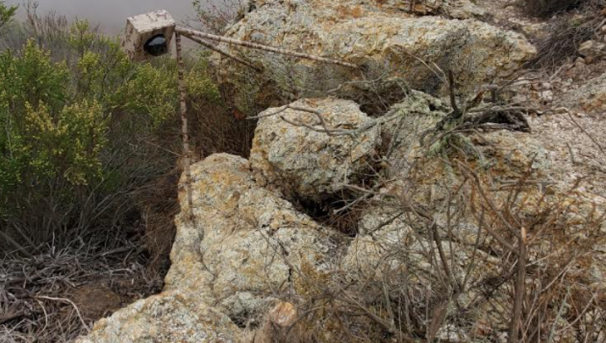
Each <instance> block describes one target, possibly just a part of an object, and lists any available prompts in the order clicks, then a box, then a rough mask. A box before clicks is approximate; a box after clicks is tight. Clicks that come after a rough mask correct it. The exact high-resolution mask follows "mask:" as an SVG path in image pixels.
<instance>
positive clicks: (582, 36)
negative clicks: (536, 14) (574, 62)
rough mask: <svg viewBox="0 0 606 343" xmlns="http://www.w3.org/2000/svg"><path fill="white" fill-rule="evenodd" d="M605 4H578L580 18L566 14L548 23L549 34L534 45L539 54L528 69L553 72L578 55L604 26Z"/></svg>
mask: <svg viewBox="0 0 606 343" xmlns="http://www.w3.org/2000/svg"><path fill="white" fill-rule="evenodd" d="M605 8H606V0H586V1H582V2H579V9H578V12H579V14H580V15H579V16H572V15H571V14H567V15H565V16H563V17H562V18H558V19H557V20H556V21H555V22H554V23H551V26H552V27H551V30H550V32H551V34H550V35H549V36H548V37H546V38H544V39H542V40H540V41H539V42H537V47H538V49H537V50H538V53H537V56H536V58H534V59H533V60H531V61H530V62H529V63H528V64H527V66H528V67H538V68H547V69H554V68H557V67H559V66H560V65H561V64H562V63H564V62H566V61H567V60H568V59H570V58H574V57H575V56H576V55H577V52H578V50H579V47H580V45H581V43H583V42H585V41H588V40H590V39H593V38H595V37H596V34H597V33H598V30H599V29H600V28H601V26H602V25H604V24H605V22H604V16H603V15H602V14H601V12H602V11H603V10H604V9H605Z"/></svg>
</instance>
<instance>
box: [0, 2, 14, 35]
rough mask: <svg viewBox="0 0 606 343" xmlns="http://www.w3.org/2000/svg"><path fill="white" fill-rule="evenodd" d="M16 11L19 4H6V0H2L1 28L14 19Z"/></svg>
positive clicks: (0, 5) (0, 3)
mask: <svg viewBox="0 0 606 343" xmlns="http://www.w3.org/2000/svg"><path fill="white" fill-rule="evenodd" d="M16 11H17V6H6V5H5V4H4V1H0V29H1V28H2V26H4V25H6V24H7V23H8V22H10V21H11V20H12V19H13V17H14V16H15V12H16Z"/></svg>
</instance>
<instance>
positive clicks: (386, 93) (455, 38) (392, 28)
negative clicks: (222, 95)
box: [215, 0, 536, 112]
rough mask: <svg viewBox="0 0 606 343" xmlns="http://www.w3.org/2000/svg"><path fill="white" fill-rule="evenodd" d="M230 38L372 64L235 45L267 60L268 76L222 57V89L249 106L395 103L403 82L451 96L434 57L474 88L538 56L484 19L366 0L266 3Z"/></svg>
mask: <svg viewBox="0 0 606 343" xmlns="http://www.w3.org/2000/svg"><path fill="white" fill-rule="evenodd" d="M403 7H405V6H403ZM227 35H228V36H229V37H232V38H237V39H242V40H248V41H253V42H257V43H263V44H268V45H272V46H280V47H282V48H286V49H291V50H297V51H304V52H306V53H309V54H314V55H320V56H325V57H331V58H335V59H340V60H344V61H346V62H350V63H354V64H356V65H359V66H361V67H362V69H360V70H352V69H348V68H345V67H340V66H334V65H326V64H318V63H316V62H312V61H308V60H302V59H292V58H290V57H286V56H283V55H277V54H268V53H265V52H262V51H248V50H247V51H246V52H245V53H242V51H241V50H240V49H232V50H231V52H232V53H234V54H238V55H242V57H243V58H246V59H248V60H249V61H251V62H253V63H254V64H256V65H259V66H262V67H263V68H264V72H263V73H261V74H258V73H257V72H255V71H252V70H250V69H249V68H247V67H244V66H242V65H240V64H237V63H233V62H232V61H231V60H227V59H224V58H221V57H220V56H216V58H215V61H216V63H217V64H218V65H219V68H218V70H219V72H220V73H221V76H222V77H221V78H220V79H221V80H223V81H222V86H223V87H224V88H225V89H226V90H228V91H230V92H231V94H234V95H235V98H236V101H235V103H236V104H238V106H241V107H247V108H242V109H244V110H248V111H249V112H252V111H251V110H250V109H251V108H252V109H254V108H258V107H259V106H262V107H263V106H264V107H263V109H264V108H266V107H267V106H275V105H281V104H284V103H287V102H288V101H289V100H290V101H292V100H295V99H298V98H300V97H320V96H325V95H326V92H327V91H329V90H332V91H333V93H332V94H334V95H336V96H339V97H343V98H348V99H353V100H355V101H356V102H357V103H359V104H361V105H362V106H371V105H373V104H374V103H375V102H380V101H381V99H379V98H382V100H383V101H386V102H388V103H395V102H397V101H398V100H399V99H398V98H399V94H401V93H402V92H401V91H402V90H401V88H400V87H399V86H398V84H396V83H395V82H394V80H395V79H397V78H400V79H402V80H404V81H406V82H407V83H408V84H409V85H410V86H411V87H412V88H413V89H419V90H422V91H426V92H429V93H432V94H438V93H441V94H443V93H444V91H445V85H444V84H443V82H442V81H441V80H440V78H439V77H438V76H436V74H435V73H434V72H433V71H431V70H429V68H428V67H427V65H426V64H428V65H432V63H436V64H437V65H439V66H440V67H441V68H442V69H443V70H449V69H451V70H452V71H453V72H454V74H455V75H456V78H457V83H458V84H459V87H458V90H459V91H461V92H465V93H467V94H471V93H473V92H474V90H477V89H478V88H479V87H480V86H482V84H484V83H487V82H492V80H494V79H495V78H498V77H501V76H506V75H509V74H511V73H512V72H513V71H514V70H515V69H516V68H518V67H519V66H520V65H521V63H523V62H524V61H526V60H527V59H529V58H530V57H532V56H533V55H534V54H535V52H536V51H535V48H534V47H533V46H532V45H531V44H530V43H528V42H527V41H526V39H525V38H524V37H523V36H521V35H519V34H516V33H513V32H508V31H503V30H501V29H498V28H496V27H493V26H490V25H488V24H485V23H482V22H479V21H475V20H448V19H442V18H438V17H420V18H419V17H413V16H412V15H410V14H407V13H405V12H402V11H401V10H398V9H397V6H396V8H394V6H389V3H387V4H385V6H383V5H382V4H379V2H378V1H377V2H374V1H360V0H347V1H327V0H287V1H278V0H261V1H257V2H256V9H255V10H253V11H252V12H250V13H247V14H246V15H245V17H244V18H243V19H242V20H241V21H240V22H238V23H237V24H235V25H234V26H233V27H232V28H231V29H230V30H229V31H228V33H227ZM222 48H225V49H231V48H230V47H229V46H222ZM425 63H426V64H425ZM362 75H364V77H365V80H366V81H369V80H374V82H366V83H365V82H355V81H362V80H363V79H362V77H361V76H362ZM396 95H397V96H396Z"/></svg>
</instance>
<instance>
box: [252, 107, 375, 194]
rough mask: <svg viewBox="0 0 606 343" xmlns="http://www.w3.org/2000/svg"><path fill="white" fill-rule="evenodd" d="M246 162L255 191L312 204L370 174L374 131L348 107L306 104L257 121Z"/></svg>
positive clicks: (269, 112)
mask: <svg viewBox="0 0 606 343" xmlns="http://www.w3.org/2000/svg"><path fill="white" fill-rule="evenodd" d="M259 116H260V117H261V119H260V120H259V123H258V126H257V130H256V131H255V138H254V141H253V148H252V151H251V156H250V161H251V165H252V168H253V169H254V170H255V172H256V177H257V181H258V182H259V183H260V184H261V185H267V184H268V183H269V185H271V186H273V187H275V188H277V189H280V190H282V191H284V192H286V193H289V194H296V195H297V196H300V197H303V198H308V199H312V200H318V198H320V197H322V196H330V195H332V194H334V193H337V192H339V191H343V190H344V187H345V185H347V184H356V183H359V182H360V180H359V179H360V178H361V177H363V176H364V175H365V172H366V171H369V170H370V169H371V166H372V165H373V158H374V157H376V155H377V154H378V148H379V144H380V143H381V135H380V127H379V126H374V127H372V128H369V129H368V130H364V131H362V132H360V133H359V134H356V133H355V131H356V130H358V129H360V128H363V127H365V126H366V125H369V124H370V123H372V119H371V118H369V117H368V116H367V115H366V114H364V113H362V112H361V111H360V109H359V105H358V104H356V103H354V102H353V101H348V100H341V99H334V98H328V99H306V100H300V101H297V102H295V103H293V104H291V105H289V106H288V107H282V108H270V109H268V110H267V111H264V112H262V113H261V114H260V115H259Z"/></svg>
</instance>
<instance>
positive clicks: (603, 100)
mask: <svg viewBox="0 0 606 343" xmlns="http://www.w3.org/2000/svg"><path fill="white" fill-rule="evenodd" d="M558 105H559V106H564V107H567V108H569V109H576V110H580V111H585V112H587V113H604V112H605V111H606V73H605V74H602V75H601V76H598V77H596V78H594V79H592V80H589V81H587V82H586V83H585V84H584V85H583V86H581V87H579V88H577V89H575V90H572V91H569V92H567V93H566V94H564V96H563V97H562V98H561V100H560V101H558Z"/></svg>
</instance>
